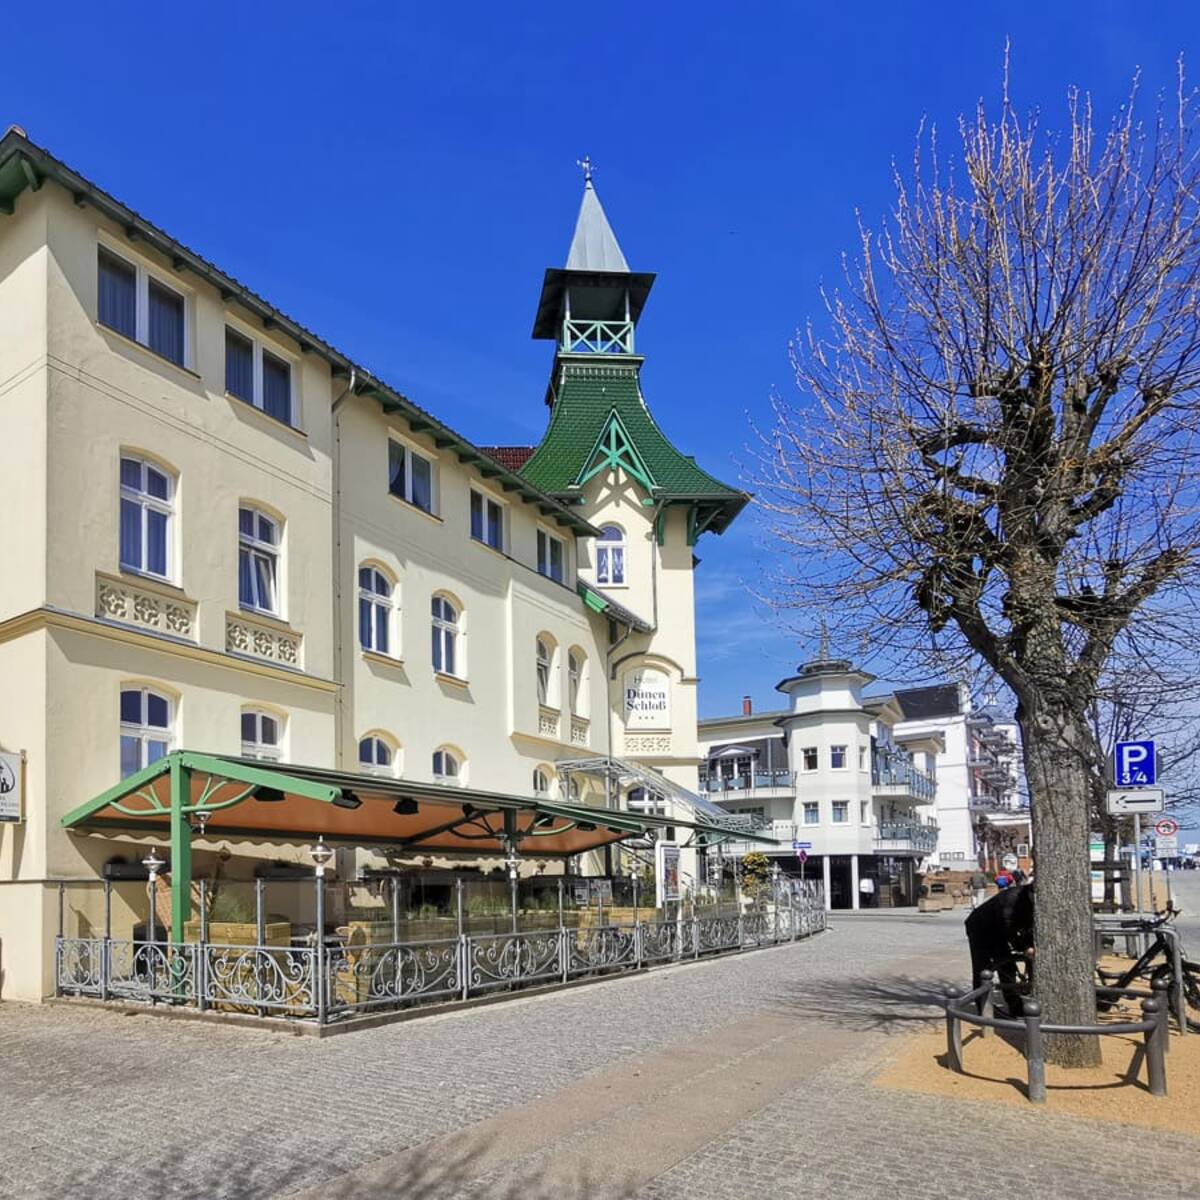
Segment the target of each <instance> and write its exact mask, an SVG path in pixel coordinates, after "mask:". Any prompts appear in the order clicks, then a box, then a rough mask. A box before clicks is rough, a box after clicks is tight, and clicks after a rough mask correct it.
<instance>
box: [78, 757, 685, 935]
mask: <svg viewBox="0 0 1200 1200" xmlns="http://www.w3.org/2000/svg"><path fill="white" fill-rule="evenodd" d="M164 781H165V783H166V792H165V795H164V793H163V784H164ZM362 796H367V797H368V798H369V801H370V804H371V807H370V808H369V809H368V810H367V812H366V813H364V814H363V815H362V816H361V817H357V818H356V816H355V815H354V814H356V813H358V812H360V811H361V810H362V808H363V804H364V801H363V800H362V799H361V797H362ZM254 798H257V799H258V800H260V801H267V800H285V799H292V800H293V801H294V802H298V804H299V806H300V808H301V810H302V811H303V810H305V809H307V819H308V822H309V823H307V824H306V823H304V822H301V821H297V820H296V819H295V815H294V813H292V812H289V809H293V808H295V807H296V804H295V803H294V804H293V805H290V806H279V808H278V809H277V810H276V806H275V805H273V804H266V805H265V808H266V810H268V811H272V810H273V811H278V813H279V817H280V818H282V819H281V820H279V821H278V822H277V823H274V824H272V823H271V822H270V821H269V820H267V821H263V820H261V819H259V820H257V821H250V822H248V823H246V824H243V825H239V824H236V823H234V824H227V823H225V822H222V823H221V824H220V825H218V826H214V828H213V829H212V830H211V831H206V828H205V827H206V824H207V821H208V820H209V819H211V818H212V817H214V816H215V815H216V814H220V813H228V812H230V811H231V810H234V809H236V808H237V807H238V806H239V805H241V804H243V803H245V802H246V801H248V800H252V799H254ZM391 801H396V802H397V803H398V802H400V801H406V802H415V804H414V807H413V809H412V812H411V814H400V813H399V811H398V808H396V807H394V808H391V809H390V810H388V811H389V813H391V814H396V815H397V816H399V815H413V814H416V813H417V812H418V811H419V809H418V807H417V806H419V805H423V806H425V808H426V812H428V810H429V809H431V808H432V809H434V810H438V809H444V811H445V820H437V819H436V816H437V815H440V814H437V813H435V820H434V823H433V824H432V825H429V826H426V827H424V828H421V829H417V830H412V829H410V830H409V831H408V832H407V833H406V832H405V831H404V830H403V829H397V830H396V832H394V833H392V832H386V833H380V832H373V831H372V830H371V828H370V822H371V821H372V820H376V819H377V818H378V816H379V815H380V807H381V803H380V802H382V804H383V805H386V804H387V803H389V802H391ZM308 802H316V803H317V804H318V805H322V806H324V805H328V806H330V813H329V816H330V818H334V817H335V816H336V819H331V820H330V821H329V822H328V823H327V824H328V828H326V829H324V830H322V829H321V828H320V825H321V824H325V823H326V822H324V821H323V820H321V821H314V820H313V819H312V814H313V812H314V810H313V809H312V808H311V807H307V805H308ZM334 809H337V810H340V812H339V813H337V814H334V813H333V812H332V810H334ZM254 815H255V817H256V818H261V817H262V810H261V809H256V810H255V814H254ZM368 818H369V819H368ZM356 820H357V821H359V822H361V828H357V829H356V827H355V825H356ZM193 822H195V823H196V824H197V825H198V826H199V829H200V835H201V836H203V837H206V838H207V839H215V838H231V839H236V838H253V839H254V840H256V841H259V842H271V841H283V842H294V841H309V840H315V839H316V838H317V837H318V836H326V834H328V836H329V840H330V841H331V842H335V843H342V844H349V845H364V846H365V845H387V846H393V847H396V848H397V849H398V850H401V851H404V850H412V851H417V852H419V851H422V850H427V851H431V852H434V853H438V854H450V855H454V854H458V855H463V854H473V855H475V856H480V855H482V856H486V857H494V856H496V855H497V854H503V855H505V856H506V857H516V856H517V854H518V851H519V849H520V848H521V847H522V844H528V843H529V842H533V843H535V844H536V843H538V842H540V843H541V845H538V846H537V849H536V850H535V851H534V852H535V853H536V854H537V856H538V857H559V858H562V857H569V856H572V855H575V854H581V853H586V852H587V851H589V850H593V849H597V848H599V847H601V846H604V845H608V844H611V843H612V842H617V841H623V840H625V839H627V838H631V837H642V836H645V835H646V834H647V833H648V832H650V831H651V830H653V829H662V828H666V827H667V826H669V825H682V826H684V827H691V823H690V822H688V821H681V820H678V819H673V818H667V817H658V816H655V815H652V814H646V813H633V812H614V811H611V810H609V809H598V808H590V807H588V806H586V805H581V804H567V803H562V802H559V801H554V800H544V799H534V798H532V797H522V796H510V795H505V794H502V793H494V792H485V791H480V790H477V789H471V788H462V787H457V786H454V785H448V784H434V783H419V782H414V781H409V780H404V779H395V778H387V777H385V776H379V775H368V774H361V773H352V772H345V771H337V770H332V769H328V768H323V767H309V766H302V765H293V764H290V763H289V764H267V763H264V762H262V761H261V760H257V759H245V758H235V757H226V756H224V755H215V754H201V753H195V752H192V751H187V750H175V751H172V752H171V753H170V754H168V755H166V756H165V757H164V758H161V759H159V760H157V761H156V762H154V763H152V764H150V765H149V766H147V767H144V768H143V769H142V770H140V771H138V772H136V773H135V774H133V775H130V776H129V777H128V778H126V779H123V780H122V781H121V782H120V783H117V784H114V785H113V786H112V787H110V788H107V789H105V790H104V791H103V792H101V793H100V794H99V795H98V796H95V797H94V798H93V799H91V800H89V801H87V802H86V803H85V804H81V805H80V806H79V807H77V808H75V809H72V810H71V811H70V812H69V813H67V814H66V815H65V816H64V817H63V818H62V820H61V824H62V825H63V826H64V827H65V828H67V829H95V830H110V831H111V830H120V831H124V832H127V833H146V832H151V833H153V832H161V831H162V830H163V827H164V825H165V826H166V827H167V830H168V833H169V841H170V853H171V931H172V938H173V939H174V940H175V941H183V934H184V924H185V922H186V920H187V916H188V913H189V910H190V906H191V887H192V836H193ZM696 828H699V826H696ZM565 835H573V836H572V837H571V840H570V843H569V848H567V849H561V848H560V849H554V848H553V846H551V845H549V844H548V843H549V841H550V839H557V840H558V841H559V843H560V845H562V844H563V839H564V837H565ZM578 835H583V836H582V837H580V836H578ZM439 838H440V839H441V841H440V842H439V840H438V839H439ZM451 838H452V839H453V840H452V841H451ZM475 843H478V846H477V847H476V846H475V845H474V844H475ZM485 843H486V845H485Z"/></svg>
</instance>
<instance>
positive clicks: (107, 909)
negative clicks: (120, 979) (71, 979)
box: [100, 879, 112, 1000]
mask: <svg viewBox="0 0 1200 1200" xmlns="http://www.w3.org/2000/svg"><path fill="white" fill-rule="evenodd" d="M111 961H112V880H111V879H106V880H105V881H104V944H103V945H102V946H101V947H100V999H101V1000H107V999H108V977H109V963H110V962H111Z"/></svg>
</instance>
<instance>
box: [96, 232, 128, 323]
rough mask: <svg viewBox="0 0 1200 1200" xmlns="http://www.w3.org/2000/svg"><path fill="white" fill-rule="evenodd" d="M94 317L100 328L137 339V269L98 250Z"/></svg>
mask: <svg viewBox="0 0 1200 1200" xmlns="http://www.w3.org/2000/svg"><path fill="white" fill-rule="evenodd" d="M97 316H98V317H99V319H100V323H101V324H102V325H107V326H108V327H109V329H115V330H116V331H117V333H119V334H122V335H123V336H124V337H127V338H130V339H131V340H134V341H136V340H137V270H136V268H135V267H133V266H132V265H131V264H130V263H127V262H126V261H125V260H124V259H123V258H118V257H117V255H115V254H113V253H112V251H111V250H106V249H104V247H103V246H101V247H100V259H99V294H98V296H97Z"/></svg>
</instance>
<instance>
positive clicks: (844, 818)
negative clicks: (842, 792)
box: [833, 800, 850, 825]
mask: <svg viewBox="0 0 1200 1200" xmlns="http://www.w3.org/2000/svg"><path fill="white" fill-rule="evenodd" d="M849 822H850V802H849V801H848V800H835V801H834V802H833V823H834V824H835V825H847V824H849Z"/></svg>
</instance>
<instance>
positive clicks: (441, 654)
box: [432, 596, 462, 675]
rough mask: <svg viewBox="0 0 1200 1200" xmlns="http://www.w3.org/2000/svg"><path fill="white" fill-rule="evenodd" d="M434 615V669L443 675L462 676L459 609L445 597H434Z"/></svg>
mask: <svg viewBox="0 0 1200 1200" xmlns="http://www.w3.org/2000/svg"><path fill="white" fill-rule="evenodd" d="M432 613H433V669H434V670H435V671H437V672H439V673H440V674H442V675H461V674H462V669H461V668H462V655H461V654H460V653H459V650H460V646H459V638H460V634H461V632H462V631H461V629H460V627H459V612H458V609H457V608H455V607H454V605H453V604H451V603H450V601H449V600H447V599H446V597H445V596H434V598H433V605H432Z"/></svg>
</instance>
